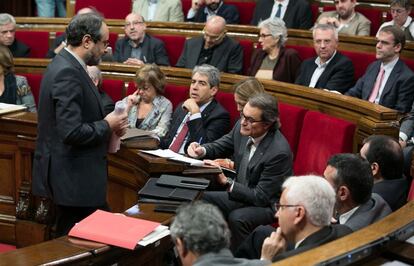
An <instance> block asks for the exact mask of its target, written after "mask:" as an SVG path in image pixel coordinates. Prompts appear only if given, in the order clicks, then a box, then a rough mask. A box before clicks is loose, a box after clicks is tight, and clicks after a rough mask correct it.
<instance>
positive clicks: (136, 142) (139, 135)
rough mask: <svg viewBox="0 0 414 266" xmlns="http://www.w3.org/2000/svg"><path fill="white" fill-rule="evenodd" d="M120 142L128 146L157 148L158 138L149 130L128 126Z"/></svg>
mask: <svg viewBox="0 0 414 266" xmlns="http://www.w3.org/2000/svg"><path fill="white" fill-rule="evenodd" d="M121 143H122V145H124V146H126V147H128V148H134V149H150V150H152V149H156V148H158V144H159V138H158V136H157V135H156V134H155V133H153V132H151V131H147V130H142V129H138V128H128V129H127V131H126V133H125V135H124V136H122V137H121Z"/></svg>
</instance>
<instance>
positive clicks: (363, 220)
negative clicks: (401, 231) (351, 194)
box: [344, 193, 391, 232]
mask: <svg viewBox="0 0 414 266" xmlns="http://www.w3.org/2000/svg"><path fill="white" fill-rule="evenodd" d="M390 213H391V208H390V207H389V206H388V204H387V203H386V202H385V200H384V199H383V198H381V196H380V195H378V194H376V193H372V196H371V199H369V200H368V201H367V202H365V203H364V204H362V205H360V206H359V208H358V209H357V210H356V211H355V212H354V213H353V214H352V216H351V217H350V218H349V219H348V220H347V221H346V223H344V224H345V225H346V226H348V227H349V228H351V229H352V231H354V232H355V231H357V230H359V229H361V228H363V227H365V226H368V225H370V224H372V223H374V222H376V221H379V220H381V219H382V218H384V217H385V216H387V215H388V214H390Z"/></svg>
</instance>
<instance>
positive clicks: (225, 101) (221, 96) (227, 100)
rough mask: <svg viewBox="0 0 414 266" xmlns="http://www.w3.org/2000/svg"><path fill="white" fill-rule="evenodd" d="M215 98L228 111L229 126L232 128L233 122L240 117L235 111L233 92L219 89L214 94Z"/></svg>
mask: <svg viewBox="0 0 414 266" xmlns="http://www.w3.org/2000/svg"><path fill="white" fill-rule="evenodd" d="M216 100H217V101H218V102H219V103H220V104H221V105H222V106H223V107H224V108H226V110H227V111H228V112H229V114H230V123H231V124H230V127H231V128H232V127H233V126H234V123H236V121H237V120H238V119H239V118H240V113H239V112H238V111H237V105H236V102H235V101H234V95H233V93H230V92H223V91H219V92H218V93H217V95H216Z"/></svg>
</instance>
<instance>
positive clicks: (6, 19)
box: [0, 13, 16, 26]
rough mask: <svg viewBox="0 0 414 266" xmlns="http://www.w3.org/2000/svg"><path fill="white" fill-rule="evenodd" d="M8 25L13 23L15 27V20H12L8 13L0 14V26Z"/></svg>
mask: <svg viewBox="0 0 414 266" xmlns="http://www.w3.org/2000/svg"><path fill="white" fill-rule="evenodd" d="M9 23H13V24H14V25H16V20H15V19H14V17H13V16H12V15H10V14H8V13H1V14H0V26H3V25H6V24H9Z"/></svg>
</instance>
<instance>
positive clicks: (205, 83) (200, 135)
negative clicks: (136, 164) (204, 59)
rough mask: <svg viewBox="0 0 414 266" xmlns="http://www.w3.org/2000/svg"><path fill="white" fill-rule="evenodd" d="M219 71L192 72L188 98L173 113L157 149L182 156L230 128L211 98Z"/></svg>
mask: <svg viewBox="0 0 414 266" xmlns="http://www.w3.org/2000/svg"><path fill="white" fill-rule="evenodd" d="M219 84H220V71H219V70H218V69H217V68H215V67H213V66H210V65H201V66H196V67H195V68H194V69H193V74H192V77H191V85H190V98H188V99H187V100H186V101H184V102H183V103H181V104H180V105H178V107H177V108H176V109H175V111H174V113H173V116H172V122H171V128H170V130H169V131H168V133H167V135H166V136H165V137H164V138H163V139H161V142H160V147H161V148H164V149H166V148H169V149H171V150H173V151H175V152H179V153H185V150H186V149H187V146H188V145H189V144H190V143H191V142H193V141H196V142H198V143H209V142H212V141H214V140H216V139H218V138H220V137H221V136H223V135H224V134H225V133H226V132H228V130H229V128H230V115H229V113H228V112H227V110H226V109H224V107H223V106H221V104H220V103H218V102H217V100H216V99H215V98H214V96H215V95H216V94H217V92H218V90H219Z"/></svg>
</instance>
